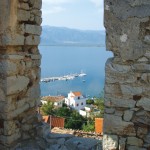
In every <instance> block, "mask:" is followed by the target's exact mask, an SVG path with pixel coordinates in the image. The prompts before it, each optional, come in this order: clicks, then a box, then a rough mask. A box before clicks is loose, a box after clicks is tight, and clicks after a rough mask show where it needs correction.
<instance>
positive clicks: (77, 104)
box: [65, 91, 87, 112]
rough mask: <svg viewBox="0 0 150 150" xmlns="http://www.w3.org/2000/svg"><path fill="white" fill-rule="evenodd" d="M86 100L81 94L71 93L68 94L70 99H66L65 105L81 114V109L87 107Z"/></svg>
mask: <svg viewBox="0 0 150 150" xmlns="http://www.w3.org/2000/svg"><path fill="white" fill-rule="evenodd" d="M86 100H87V98H85V97H84V96H83V95H82V94H81V92H72V91H71V92H70V93H68V97H67V98H65V103H66V104H67V106H69V107H71V108H73V109H75V110H77V111H78V112H79V110H80V109H83V108H84V107H85V106H86Z"/></svg>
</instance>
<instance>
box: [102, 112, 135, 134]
mask: <svg viewBox="0 0 150 150" xmlns="http://www.w3.org/2000/svg"><path fill="white" fill-rule="evenodd" d="M104 118H105V119H104V127H105V128H104V133H105V134H106V133H110V134H117V135H128V136H135V135H136V132H135V128H134V124H133V123H132V122H125V121H123V120H122V117H119V116H114V115H108V114H105V115H104Z"/></svg>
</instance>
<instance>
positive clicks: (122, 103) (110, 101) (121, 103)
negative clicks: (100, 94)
mask: <svg viewBox="0 0 150 150" xmlns="http://www.w3.org/2000/svg"><path fill="white" fill-rule="evenodd" d="M135 104H136V102H135V101H134V100H127V99H117V98H105V106H108V107H122V108H134V106H135Z"/></svg>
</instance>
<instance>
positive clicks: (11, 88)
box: [6, 76, 29, 95]
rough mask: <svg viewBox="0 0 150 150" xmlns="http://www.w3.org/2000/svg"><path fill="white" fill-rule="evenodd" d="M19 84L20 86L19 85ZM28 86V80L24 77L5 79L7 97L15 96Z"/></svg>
mask: <svg viewBox="0 0 150 150" xmlns="http://www.w3.org/2000/svg"><path fill="white" fill-rule="evenodd" d="M20 83H21V84H20ZM28 84H29V78H27V77H25V76H17V77H16V76H11V77H8V78H7V87H6V88H7V95H11V94H16V93H19V92H21V91H22V90H25V89H26V88H27V85H28Z"/></svg>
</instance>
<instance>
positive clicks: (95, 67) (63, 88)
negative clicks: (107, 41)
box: [39, 46, 112, 97]
mask: <svg viewBox="0 0 150 150" xmlns="http://www.w3.org/2000/svg"><path fill="white" fill-rule="evenodd" d="M39 49H40V53H41V55H42V61H41V78H46V77H55V76H56V77H58V76H64V75H69V74H74V73H80V72H84V73H86V74H87V75H86V76H84V77H76V78H74V79H73V80H67V81H65V80H63V81H59V80H57V81H54V82H47V83H45V82H41V83H40V86H41V96H48V95H51V96H56V95H64V96H67V94H68V93H69V92H70V91H80V92H81V93H82V94H83V95H84V96H87V97H94V96H96V97H99V96H100V95H101V93H102V92H103V89H104V80H105V62H106V60H107V59H108V58H110V57H112V53H111V52H109V51H106V48H105V47H103V46H39Z"/></svg>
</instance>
